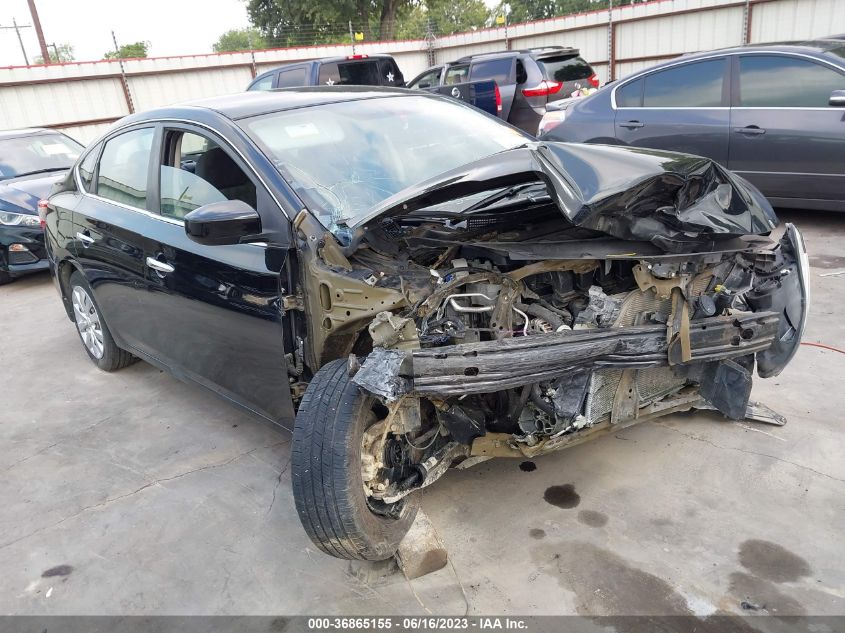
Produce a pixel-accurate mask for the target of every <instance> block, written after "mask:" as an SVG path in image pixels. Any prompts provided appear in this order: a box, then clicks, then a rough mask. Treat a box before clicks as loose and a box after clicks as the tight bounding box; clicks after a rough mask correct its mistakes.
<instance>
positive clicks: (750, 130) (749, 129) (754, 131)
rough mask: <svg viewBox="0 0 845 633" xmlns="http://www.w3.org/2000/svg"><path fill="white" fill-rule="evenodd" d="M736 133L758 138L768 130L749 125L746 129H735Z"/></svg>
mask: <svg viewBox="0 0 845 633" xmlns="http://www.w3.org/2000/svg"><path fill="white" fill-rule="evenodd" d="M734 132H736V133H737V134H746V135H748V136H757V135H758V134H765V133H766V130H764V129H763V128H761V127H757V126H756V125H747V126H745V127H735V128H734Z"/></svg>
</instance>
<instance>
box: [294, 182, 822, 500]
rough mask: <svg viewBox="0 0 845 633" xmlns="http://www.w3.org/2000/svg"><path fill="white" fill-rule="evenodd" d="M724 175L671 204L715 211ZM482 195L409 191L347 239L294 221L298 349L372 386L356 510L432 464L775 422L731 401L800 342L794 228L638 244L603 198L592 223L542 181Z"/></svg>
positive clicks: (309, 362)
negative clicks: (633, 428) (704, 421)
mask: <svg viewBox="0 0 845 633" xmlns="http://www.w3.org/2000/svg"><path fill="white" fill-rule="evenodd" d="M728 184H732V185H733V186H734V188H733V189H730V187H729V188H728V189H726V187H725V183H724V182H718V181H713V182H710V183H708V182H706V180H701V179H700V181H699V182H698V183H697V187H698V189H696V190H695V192H696V195H697V196H698V198H695V197H691V198H689V199H688V200H686V201H683V200H682V201H677V198H675V199H676V202H677V204H676V205H675V207H673V208H674V209H675V210H678V209H680V210H681V211H689V208H690V207H691V206H695V205H694V202H695V200H697V199H703V198H708V204H721V205H722V207H723V213H727V214H728V215H730V214H731V211H730V210H731V209H734V210H735V205H736V200H735V197H736V196H737V195H738V193H737V188H736V187H737V183H728ZM740 184H741V183H740ZM654 186H655V185H654V183H651V184H650V185H649V187H652V189H648V187H646V189H647V190H650V191H651V193H650V194H649V195H650V196H651V202H652V204H653V205H656V204H658V198H659V196H657V195H656V194H655V192H654V189H653V187H654ZM681 188H683V189H684V190H685V191H686V192H687V193H689V191H690V179H687V180H686V181H685V182H684V183H683V185H682V187H681ZM489 189H490V187H489V185H488V186H487V190H484V189H483V188H482V187H478V188H477V189H472V190H470V192H469V193H470V194H475V193H478V192H481V191H483V192H484V197H483V198H482V199H481V203H482V204H479V201H478V200H477V199H475V198H474V199H472V200H471V201H470V206H468V207H467V206H466V202H464V203H462V204H464V206H463V207H462V208H460V209H458V210H456V209H455V207H454V206H452V204H453V203H452V202H450V201H449V200H444V201H443V202H440V201H439V200H437V199H434V200H433V204H432V199H431V198H430V197H429V198H428V199H425V198H424V192H423V194H421V196H422V199H423V200H424V202H425V203H426V204H421V203H420V204H413V203H412V204H409V203H407V202H405V203H404V204H405V205H406V206H407V207H408V209H409V210H408V212H407V213H405V214H403V215H399V214H395V213H388V214H383V215H381V216H379V217H377V218H376V220H374V221H369V223H368V224H366V225H365V226H363V228H361V227H358V229H357V230H356V231H354V232H351V231H350V232H348V233H347V236H348V235H351V237H349V239H342V240H339V239H336V235H335V236H332V235H331V234H329V233H326V232H325V229H323V228H322V227H320V226H319V224H318V223H317V222H316V220H314V219H313V218H312V217H310V216H307V215H302V216H300V217H299V218H297V223H298V229H299V230H300V233H301V235H302V236H303V241H304V244H303V246H304V247H305V248H304V249H303V251H304V252H305V253H306V256H305V261H303V262H302V265H303V267H304V268H305V272H306V274H305V275H303V278H304V279H306V280H308V279H310V280H311V281H310V282H307V287H305V288H303V292H302V294H303V297H302V298H301V299H291V301H290V306H291V307H294V306H296V305H297V303H298V302H300V303H302V304H308V305H309V307H310V308H311V312H312V313H313V314H314V318H312V319H311V320H310V326H309V330H308V336H309V337H310V339H311V340H310V345H308V346H305V347H308V348H310V349H312V350H314V356H313V357H312V358H305V359H304V362H305V364H306V366H314V367H317V366H319V365H320V364H321V363H323V362H324V361H325V360H326V359H330V358H339V357H345V356H348V357H349V371H350V375H352V376H353V382H354V383H356V384H357V385H358V386H359V387H360V389H361V390H363V391H364V392H365V393H367V394H370V395H371V397H372V399H373V402H374V405H373V406H374V411H376V412H377V418H378V422H376V423H375V424H374V425H373V426H371V427H370V428H369V429H368V430H367V432H366V433H365V434H364V438H363V442H362V479H363V482H364V488H365V493H366V494H367V496H368V498H369V499H370V501H371V504H370V505H371V509H373V511H374V512H381V513H384V514H386V515H390V513H391V512H397V511H398V510H396V508H397V507H400V505H401V504H398V503H397V502H399V501H400V500H401V499H402V498H403V497H404V496H406V495H407V494H408V493H410V492H412V491H413V490H416V489H419V488H421V487H425V486H427V485H429V484H431V483H432V482H433V481H435V480H436V479H437V478H439V477H440V476H441V475H442V474H443V473H444V472H445V471H446V469H447V468H448V467H449V466H451V465H454V464H460V463H462V462H463V463H464V464H470V463H472V462H473V461H478V460H479V459H486V458H489V457H493V456H513V457H523V456H534V455H538V454H541V453H545V452H549V451H552V450H557V449H559V448H562V447H565V446H569V445H572V444H574V443H576V442H579V441H581V440H583V439H586V438H588V437H591V436H594V435H597V434H600V433H602V432H607V431H609V430H613V429H619V428H622V427H625V426H628V425H631V424H635V423H638V422H641V421H644V420H648V419H653V418H655V417H658V416H661V415H666V414H669V413H673V412H678V411H686V410H690V409H694V408H700V409H713V410H716V411H719V412H721V413H722V414H723V415H725V416H726V417H728V418H730V419H742V418H745V417H746V416H747V415H751V414H752V409H754V408H755V406H757V411H756V414H758V415H760V414H762V415H769V416H771V417H772V418H773V419H775V420H777V416H776V414H774V413H773V412H770V411H769V412H766V410H765V409H764V408H761V407H759V405H755V403H752V402H750V394H751V383H752V378H751V377H752V372H753V371H754V370H755V367H756V371H757V373H758V374H759V375H760V376H762V377H769V376H774V375H777V374H778V373H779V372H780V371H781V370H782V369H783V367H784V366H785V365H786V363H787V362H788V361H789V360H790V358H791V357H792V355H793V354H794V352H795V349H796V347H797V345H798V343H799V342H800V337H801V332H802V330H803V326H804V321H805V319H806V310H807V302H808V295H807V291H808V284H807V279H806V270H807V266H806V253H805V252H804V247H803V242H802V240H801V237H800V234H799V233H798V232H797V230H796V229H795V228H794V227H792V226H789V225H788V226H787V230H786V233H785V234H784V236H783V238H782V239H781V240H780V241H779V242H774V241H772V240H770V239H769V238H767V237H760V236H759V234H760V233H762V232H763V231H762V230H757V231H753V232H752V231H749V232H751V233H757V235H753V234H752V235H743V236H738V235H737V234H736V233H735V232H733V231H729V232H728V234H727V235H724V236H720V235H714V234H713V233H712V232H711V233H708V232H707V231H700V232H695V231H692V230H691V229H690V227H689V225H685V224H684V222H682V221H678V222H675V223H674V224H672V229H671V231H668V232H663V233H661V234H660V235H657V234H656V233H655V235H656V237H657V238H658V239H649V240H646V239H642V238H643V231H645V228H644V226H646V225H643V226H636V225H635V224H634V222H633V221H632V226H631V227H628V228H626V229H624V230H622V229H620V228H619V226H620V224H619V218H620V217H622V215H623V214H622V213H620V212H619V211H618V210H617V211H614V212H612V213H608V214H605V215H604V216H602V217H605V218H608V217H613V218H614V220H613V221H612V223H611V224H612V225H613V226H611V225H610V224H607V223H606V222H605V221H604V220H597V219H596V218H597V217H599V216H596V215H592V216H589V215H585V214H582V215H581V217H583V218H587V220H585V221H583V222H581V223H578V222H576V221H574V220H573V219H572V217H577V215H578V214H577V213H576V214H574V215H572V217H568V218H567V219H566V221H565V222H561V205H562V204H563V203H562V202H561V200H560V196H559V195H558V196H556V195H555V191H558V192H559V189H556V186H554V185H553V184H550V182H549V180H548V179H546V178H543V179H540V180H539V181H538V180H537V178H536V175H535V179H534V182H529V183H527V184H518V185H517V186H514V185H513V184H508V186H507V187H498V188H497V189H496V191H495V192H494V193H493V194H490V192H489ZM464 193H466V192H464ZM467 195H469V194H467ZM614 195H617V194H616V193H614ZM671 195H674V196H677V195H678V191H677V190H674V191H673V192H672V194H671ZM494 196H498V197H497V198H495V197H494ZM617 197H618V196H617ZM491 200H492V203H493V204H492V205H491V204H489V203H490V202H491ZM714 200H715V203H714ZM745 202H746V203H749V200H746V201H745ZM750 202H751V203H754V204H757V202H755V201H750ZM642 203H643V201H642V200H641V199H640V198H637V197H635V198H634V199H633V200H628V202H627V204H629V205H630V206H636V205H640V204H642ZM763 203H764V204H765V201H763ZM401 204H402V203H397V204H396V206H401ZM617 204H620V203H619V202H617ZM598 207H599V205H594V208H598ZM608 208H609V207H608V206H605V207H604V210H605V211H607V209H608ZM468 210H469V211H470V212H469V213H467V211H468ZM655 213H656V212H655ZM708 213H709V214H710V215H709V216H708V217H713V215H714V214H713V213H712V212H709V211H708ZM676 217H679V216H676ZM740 220H741V218H740V213H739V212H738V211H737V212H736V213H733V218H732V220H731V222H738V221H740ZM726 224H727V223H726ZM601 226H605V228H607V231H601V230H599V227H601ZM763 228H764V229H765V230H766V231H768V230H770V228H771V227H765V226H764V227H763ZM758 229H759V227H758ZM608 235H610V236H611V237H608ZM703 236H704V237H703ZM309 254H310V255H309ZM309 302H310V303H309ZM302 347H303V346H302V345H300V349H301V348H302ZM289 364H290V363H289ZM761 411H762V413H761Z"/></svg>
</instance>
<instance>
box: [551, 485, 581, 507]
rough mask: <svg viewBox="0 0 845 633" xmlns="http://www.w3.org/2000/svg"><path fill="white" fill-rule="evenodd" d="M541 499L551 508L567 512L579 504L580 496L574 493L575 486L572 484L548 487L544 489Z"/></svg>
mask: <svg viewBox="0 0 845 633" xmlns="http://www.w3.org/2000/svg"><path fill="white" fill-rule="evenodd" d="M543 499H545V500H546V502H547V503H551V504H552V505H553V506H557V507H558V508H563V509H564V510H568V509H569V508H574V507H575V506H577V505H578V504H579V503H581V496H580V495H579V494H578V493H577V492H575V486H573V485H572V484H564V485H562V486H550V487H549V488H546V492H544V493H543Z"/></svg>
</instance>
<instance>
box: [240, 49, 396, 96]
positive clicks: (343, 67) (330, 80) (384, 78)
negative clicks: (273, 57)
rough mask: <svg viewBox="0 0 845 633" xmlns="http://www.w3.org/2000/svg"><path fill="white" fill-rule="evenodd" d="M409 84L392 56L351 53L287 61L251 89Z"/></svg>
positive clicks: (255, 81) (250, 86)
mask: <svg viewBox="0 0 845 633" xmlns="http://www.w3.org/2000/svg"><path fill="white" fill-rule="evenodd" d="M404 85H405V78H404V77H403V76H402V71H401V70H399V66H397V65H396V60H394V59H393V58H392V57H391V56H390V55H347V56H346V57H325V58H323V59H312V60H311V61H307V62H300V63H296V64H286V65H285V66H280V67H278V68H273V69H272V70H268V71H267V72H264V73H261V74H260V75H258V76H257V77H256V78H255V79H253V81H252V83H251V84H249V86H248V87H247V90H273V89H274V88H297V87H301V86H388V87H394V88H401V87H402V86H404Z"/></svg>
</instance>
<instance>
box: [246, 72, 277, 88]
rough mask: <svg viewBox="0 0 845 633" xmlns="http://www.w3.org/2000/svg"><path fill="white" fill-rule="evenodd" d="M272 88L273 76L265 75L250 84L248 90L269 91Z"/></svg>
mask: <svg viewBox="0 0 845 633" xmlns="http://www.w3.org/2000/svg"><path fill="white" fill-rule="evenodd" d="M272 88H273V75H267V76H266V77H264V78H263V79H259V80H258V81H256V82H255V83H254V84H252V85H251V86H250V87H249V88H248V90H271V89H272Z"/></svg>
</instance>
